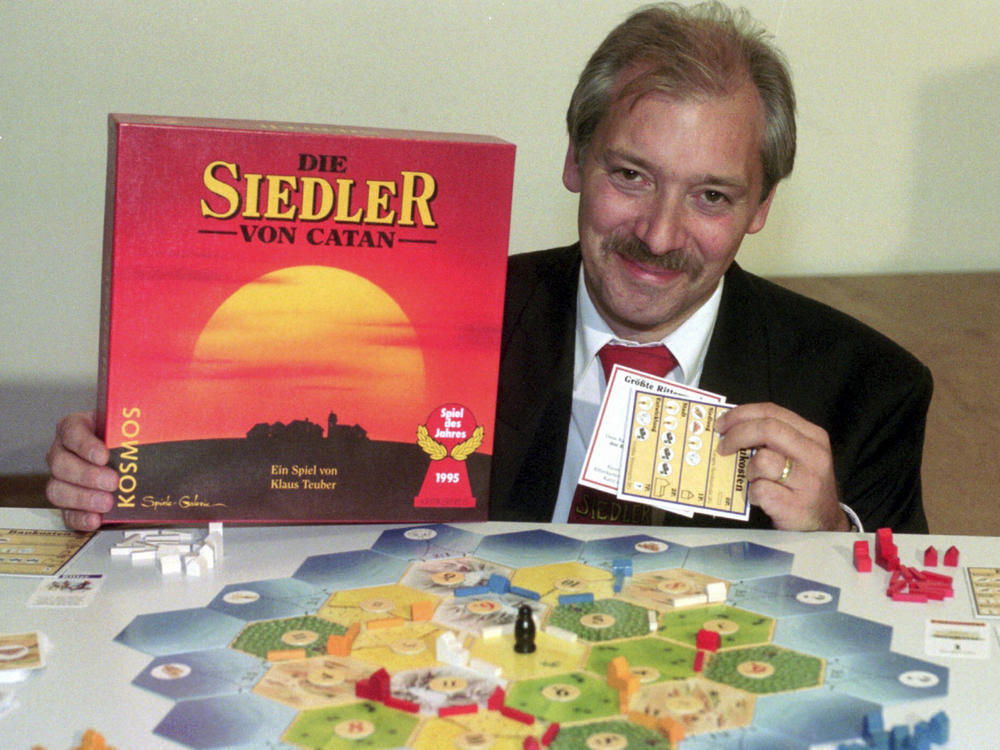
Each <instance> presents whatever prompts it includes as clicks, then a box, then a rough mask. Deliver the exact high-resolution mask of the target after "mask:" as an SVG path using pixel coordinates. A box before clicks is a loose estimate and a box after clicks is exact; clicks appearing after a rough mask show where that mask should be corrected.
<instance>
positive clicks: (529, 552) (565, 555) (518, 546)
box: [476, 529, 583, 568]
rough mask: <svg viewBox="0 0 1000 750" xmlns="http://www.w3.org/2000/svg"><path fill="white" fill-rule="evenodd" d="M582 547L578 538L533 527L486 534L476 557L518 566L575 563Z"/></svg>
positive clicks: (514, 566) (513, 566) (477, 549)
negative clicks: (524, 529) (504, 532)
mask: <svg viewBox="0 0 1000 750" xmlns="http://www.w3.org/2000/svg"><path fill="white" fill-rule="evenodd" d="M582 550H583V542H581V541H580V540H579V539H570V538H569V537H568V536H563V535H562V534H554V533H553V532H551V531H546V530H545V529H530V530H528V531H512V532H509V533H506V534H490V535H488V536H485V537H483V540H482V542H480V543H479V546H478V547H477V548H476V557H482V558H485V559H487V560H492V561H493V562H496V563H500V564H501V565H509V566H510V567H512V568H519V567H523V566H525V565H548V564H551V563H561V562H573V561H575V560H578V559H579V557H580V552H581V551H582Z"/></svg>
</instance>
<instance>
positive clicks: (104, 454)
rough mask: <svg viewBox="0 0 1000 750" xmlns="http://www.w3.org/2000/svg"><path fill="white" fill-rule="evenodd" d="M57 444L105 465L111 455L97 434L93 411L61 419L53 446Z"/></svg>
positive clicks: (94, 462)
mask: <svg viewBox="0 0 1000 750" xmlns="http://www.w3.org/2000/svg"><path fill="white" fill-rule="evenodd" d="M57 445H61V446H62V447H63V448H65V449H66V450H68V451H70V452H72V453H74V454H76V455H77V456H79V457H80V458H82V459H84V460H85V461H89V462H90V463H92V464H98V465H104V464H106V463H107V462H108V458H109V457H110V454H109V453H108V449H107V447H106V446H105V445H104V442H103V441H102V440H101V439H100V438H98V437H97V435H96V421H95V418H94V414H93V413H89V414H88V413H83V412H81V413H77V414H70V415H69V416H66V417H63V418H62V419H61V420H59V424H58V425H56V440H55V442H54V443H53V448H56V446H57Z"/></svg>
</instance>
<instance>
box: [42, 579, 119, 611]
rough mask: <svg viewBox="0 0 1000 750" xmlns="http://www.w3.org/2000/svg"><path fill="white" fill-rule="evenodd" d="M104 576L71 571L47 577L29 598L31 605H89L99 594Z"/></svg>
mask: <svg viewBox="0 0 1000 750" xmlns="http://www.w3.org/2000/svg"><path fill="white" fill-rule="evenodd" d="M103 580H104V576H102V575H101V574H99V573H70V574H65V573H64V574H63V575H61V576H56V577H54V578H46V579H45V580H43V581H42V582H41V583H39V584H38V588H36V589H35V593H33V594H32V595H31V598H30V599H28V606H29V607H87V606H89V605H90V603H91V602H92V601H93V599H94V597H95V596H96V595H97V591H98V589H100V588H101V583H102V582H103Z"/></svg>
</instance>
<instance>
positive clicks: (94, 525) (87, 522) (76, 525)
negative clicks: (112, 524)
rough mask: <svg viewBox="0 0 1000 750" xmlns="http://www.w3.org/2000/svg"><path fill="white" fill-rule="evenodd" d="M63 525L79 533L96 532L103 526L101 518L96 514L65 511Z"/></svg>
mask: <svg viewBox="0 0 1000 750" xmlns="http://www.w3.org/2000/svg"><path fill="white" fill-rule="evenodd" d="M62 516H63V523H64V524H66V526H68V527H69V528H71V529H76V530H77V531H96V530H97V529H98V528H99V527H100V525H101V517H100V516H99V515H98V514H96V513H85V512H83V511H78V510H64V511H63V514H62Z"/></svg>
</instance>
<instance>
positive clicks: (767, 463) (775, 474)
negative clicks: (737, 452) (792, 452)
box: [746, 448, 795, 484]
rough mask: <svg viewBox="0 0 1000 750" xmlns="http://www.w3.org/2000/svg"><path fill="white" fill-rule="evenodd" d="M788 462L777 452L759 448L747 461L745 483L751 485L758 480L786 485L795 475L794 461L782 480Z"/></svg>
mask: <svg viewBox="0 0 1000 750" xmlns="http://www.w3.org/2000/svg"><path fill="white" fill-rule="evenodd" d="M788 460H790V459H788V458H787V457H786V456H784V455H783V454H781V453H778V452H777V451H773V450H770V449H769V448H761V449H760V450H758V451H757V452H756V453H755V454H754V455H753V457H752V458H751V459H750V460H749V461H747V469H746V471H747V481H749V482H751V483H753V482H756V481H758V480H766V481H770V482H776V483H778V484H788V483H789V481H790V480H791V478H792V474H794V473H795V461H794V460H792V463H791V466H790V468H789V470H788V475H787V476H786V477H785V478H784V480H782V478H781V476H782V474H783V473H784V471H785V464H786V462H787V461H788Z"/></svg>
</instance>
